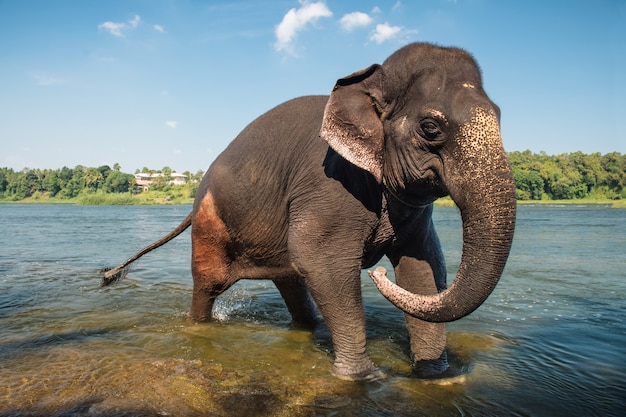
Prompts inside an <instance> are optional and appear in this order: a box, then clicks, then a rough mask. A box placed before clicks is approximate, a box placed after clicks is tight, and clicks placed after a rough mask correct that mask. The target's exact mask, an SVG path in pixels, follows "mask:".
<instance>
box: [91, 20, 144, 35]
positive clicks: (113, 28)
mask: <svg viewBox="0 0 626 417" xmlns="http://www.w3.org/2000/svg"><path fill="white" fill-rule="evenodd" d="M140 21H141V17H140V16H139V15H135V17H133V18H132V19H131V20H129V21H128V23H126V22H111V21H107V22H104V23H100V24H99V25H98V29H100V30H106V31H108V32H109V33H110V34H111V35H113V36H117V37H118V38H123V37H124V32H125V31H126V30H128V29H131V28H132V29H135V28H136V27H137V26H138V25H139V22H140Z"/></svg>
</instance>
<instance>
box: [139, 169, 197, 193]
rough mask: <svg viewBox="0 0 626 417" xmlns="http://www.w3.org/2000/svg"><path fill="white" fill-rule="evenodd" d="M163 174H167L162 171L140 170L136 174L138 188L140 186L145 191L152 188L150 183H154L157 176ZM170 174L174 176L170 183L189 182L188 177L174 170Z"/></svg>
mask: <svg viewBox="0 0 626 417" xmlns="http://www.w3.org/2000/svg"><path fill="white" fill-rule="evenodd" d="M163 176H165V174H163V173H162V172H159V173H156V174H149V173H146V172H140V173H138V174H135V184H136V188H140V189H141V190H143V191H148V190H149V189H150V185H152V184H154V183H155V182H156V180H157V178H160V177H163ZM169 176H170V177H171V178H172V179H171V180H170V181H168V184H169V185H184V184H186V183H187V177H186V176H184V175H183V174H179V173H177V172H172V173H171V174H170V175H169Z"/></svg>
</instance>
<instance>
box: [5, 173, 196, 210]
mask: <svg viewBox="0 0 626 417" xmlns="http://www.w3.org/2000/svg"><path fill="white" fill-rule="evenodd" d="M139 172H144V173H151V174H153V173H163V176H162V177H160V178H159V179H158V181H156V182H155V184H154V185H153V186H152V189H154V190H162V191H168V189H170V188H172V187H174V186H172V185H170V184H169V180H171V177H170V176H169V175H170V174H171V173H172V170H171V169H170V168H169V167H164V168H163V169H162V170H152V169H148V168H146V167H144V168H143V169H142V170H141V171H139V170H136V171H135V173H139ZM202 174H203V172H202V171H198V172H196V173H195V174H192V173H191V172H189V171H185V172H183V175H185V176H186V177H187V186H186V188H188V189H189V194H190V195H189V197H193V194H195V191H196V190H197V184H198V183H199V182H200V179H201V178H202ZM179 187H184V186H179ZM136 191H137V190H136V189H135V176H134V175H133V174H128V173H125V172H122V171H121V167H120V165H119V164H114V165H113V168H111V167H110V166H109V165H102V166H100V167H97V168H93V167H85V166H82V165H77V166H76V167H74V168H68V167H66V166H64V167H63V168H60V169H31V168H24V169H23V170H21V171H14V170H13V169H12V168H6V167H5V168H0V200H5V201H7V200H8V201H19V200H24V199H27V198H31V197H35V196H45V197H52V198H55V199H60V200H71V199H73V198H76V197H78V196H79V195H85V194H95V193H107V194H113V193H118V194H119V193H134V192H136Z"/></svg>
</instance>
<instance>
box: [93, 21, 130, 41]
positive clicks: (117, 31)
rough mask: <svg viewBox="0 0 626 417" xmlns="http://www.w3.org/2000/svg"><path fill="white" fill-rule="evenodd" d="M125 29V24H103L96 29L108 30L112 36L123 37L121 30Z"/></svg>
mask: <svg viewBox="0 0 626 417" xmlns="http://www.w3.org/2000/svg"><path fill="white" fill-rule="evenodd" d="M125 28H126V23H115V22H104V23H101V24H99V25H98V29H104V30H108V31H109V33H111V35H113V36H117V37H119V38H122V37H124V35H123V34H122V30H123V29H125Z"/></svg>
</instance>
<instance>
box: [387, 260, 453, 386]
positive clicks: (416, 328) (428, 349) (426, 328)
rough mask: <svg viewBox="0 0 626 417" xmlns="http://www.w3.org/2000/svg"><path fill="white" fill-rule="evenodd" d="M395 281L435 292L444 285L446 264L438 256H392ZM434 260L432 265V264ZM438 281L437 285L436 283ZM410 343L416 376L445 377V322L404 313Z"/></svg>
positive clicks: (422, 291)
mask: <svg viewBox="0 0 626 417" xmlns="http://www.w3.org/2000/svg"><path fill="white" fill-rule="evenodd" d="M392 262H393V263H394V271H395V275H396V283H397V284H398V285H399V286H401V287H402V288H404V289H406V290H408V291H411V292H413V293H421V294H436V293H437V292H438V290H441V289H443V288H444V287H445V266H444V264H443V257H441V259H440V260H436V261H431V262H430V263H429V262H427V261H425V260H419V259H416V258H414V257H408V256H402V257H400V258H399V259H397V260H393V259H392ZM431 263H432V264H434V265H431ZM437 284H439V285H437ZM405 320H406V324H407V329H408V332H409V338H410V343H411V354H412V361H413V364H412V367H413V373H414V374H415V375H416V376H417V377H419V378H439V377H446V376H447V374H448V373H449V372H450V371H449V365H448V360H447V355H446V351H445V347H446V327H445V324H444V323H428V322H426V321H423V320H419V319H416V318H414V317H412V316H409V315H408V314H405Z"/></svg>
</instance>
